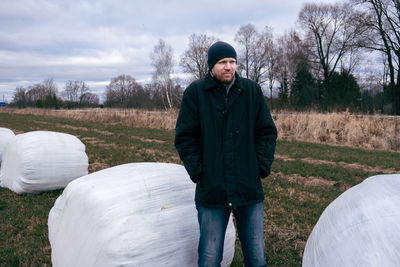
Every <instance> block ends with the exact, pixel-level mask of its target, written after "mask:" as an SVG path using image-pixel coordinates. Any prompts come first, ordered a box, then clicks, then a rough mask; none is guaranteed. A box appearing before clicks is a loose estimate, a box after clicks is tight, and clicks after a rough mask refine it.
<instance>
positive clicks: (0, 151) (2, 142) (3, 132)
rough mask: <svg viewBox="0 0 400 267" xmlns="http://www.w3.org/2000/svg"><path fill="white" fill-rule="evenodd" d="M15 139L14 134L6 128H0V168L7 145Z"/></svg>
mask: <svg viewBox="0 0 400 267" xmlns="http://www.w3.org/2000/svg"><path fill="white" fill-rule="evenodd" d="M14 138H15V134H14V132H13V131H11V130H10V129H8V128H2V127H0V166H1V161H2V158H3V155H4V153H5V151H6V148H7V146H8V144H9V143H10V142H11V141H12V140H13V139H14Z"/></svg>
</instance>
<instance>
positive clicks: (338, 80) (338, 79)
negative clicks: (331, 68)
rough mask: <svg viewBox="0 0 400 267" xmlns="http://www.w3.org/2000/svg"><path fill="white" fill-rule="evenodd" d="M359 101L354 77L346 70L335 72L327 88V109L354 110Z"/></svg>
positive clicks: (358, 88) (358, 91) (359, 96)
mask: <svg viewBox="0 0 400 267" xmlns="http://www.w3.org/2000/svg"><path fill="white" fill-rule="evenodd" d="M360 100H361V92H360V87H359V86H358V84H357V81H356V79H355V78H354V76H353V75H351V74H350V73H349V72H348V71H346V70H342V71H341V72H340V73H338V72H335V73H334V74H333V75H332V78H331V83H330V84H329V88H328V103H329V107H330V108H332V109H335V110H346V109H350V110H356V109H358V108H359V103H360Z"/></svg>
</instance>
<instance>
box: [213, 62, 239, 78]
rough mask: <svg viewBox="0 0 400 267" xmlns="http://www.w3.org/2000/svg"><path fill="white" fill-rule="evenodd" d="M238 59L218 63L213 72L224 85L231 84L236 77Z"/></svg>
mask: <svg viewBox="0 0 400 267" xmlns="http://www.w3.org/2000/svg"><path fill="white" fill-rule="evenodd" d="M235 71H236V59H234V58H231V57H227V58H223V59H221V60H220V61H218V62H217V63H216V64H215V65H214V67H213V68H212V70H211V72H212V74H213V75H214V76H215V78H217V80H219V81H220V82H222V83H230V82H231V81H232V80H233V77H234V76H235Z"/></svg>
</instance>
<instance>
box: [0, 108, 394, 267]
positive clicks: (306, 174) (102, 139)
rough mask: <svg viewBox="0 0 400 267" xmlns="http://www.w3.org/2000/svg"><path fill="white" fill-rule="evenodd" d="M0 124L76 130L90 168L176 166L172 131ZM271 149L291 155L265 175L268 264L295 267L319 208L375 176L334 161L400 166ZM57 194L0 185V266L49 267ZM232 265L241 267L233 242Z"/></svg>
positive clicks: (362, 155) (30, 120)
mask: <svg viewBox="0 0 400 267" xmlns="http://www.w3.org/2000/svg"><path fill="white" fill-rule="evenodd" d="M0 127H6V128H10V129H12V130H14V131H16V132H19V133H20V132H28V131H34V130H49V131H58V132H64V133H69V134H72V135H75V136H77V137H78V138H79V139H80V140H82V142H83V143H84V144H85V145H86V153H87V154H88V157H89V163H90V168H89V170H90V171H91V172H93V171H97V170H99V169H104V168H108V167H112V166H116V165H120V164H124V163H130V162H144V161H152V162H172V163H180V160H179V158H178V155H177V153H176V150H175V148H174V145H173V139H174V131H167V130H156V129H147V128H135V127H131V126H127V125H121V124H104V123H95V122H84V121H78V120H72V119H64V118H54V117H46V116H35V115H17V114H6V113H0ZM277 154H279V155H282V156H284V157H287V158H290V160H284V159H280V158H278V159H276V160H275V162H274V164H273V166H272V174H271V176H270V177H268V178H267V179H265V180H263V187H264V192H265V201H264V212H265V247H266V255H267V260H268V265H269V266H301V259H302V255H303V251H304V246H305V244H306V241H307V238H308V236H309V234H310V232H311V230H312V228H313V226H314V225H315V223H316V222H317V220H318V218H319V216H320V215H321V213H322V212H323V210H324V209H325V208H326V207H327V206H328V205H329V203H331V202H332V201H333V200H334V199H335V198H337V197H338V196H339V195H340V194H341V193H343V191H345V190H346V189H347V188H349V187H351V186H354V185H356V184H358V183H360V182H362V181H363V180H364V179H366V178H367V177H370V176H372V175H376V174H379V173H380V172H379V171H368V170H365V169H363V168H358V169H357V168H347V167H346V166H343V165H339V164H336V163H338V162H345V163H348V164H352V163H357V164H362V165H363V166H370V167H379V168H385V169H390V168H393V169H395V170H397V171H398V170H400V165H399V164H398V163H399V162H400V153H393V152H385V151H371V150H363V149H355V148H348V147H336V146H329V145H323V144H312V143H304V142H294V141H278V144H277ZM304 158H309V159H315V160H320V161H321V162H312V161H304V160H302V159H304ZM324 161H328V162H331V163H332V164H327V163H326V162H324ZM61 193H62V190H55V191H50V192H44V193H41V194H37V195H29V194H24V195H17V194H15V193H13V192H11V191H10V190H8V189H5V188H0V247H1V248H2V249H0V266H51V248H50V244H49V241H48V229H47V217H48V213H49V211H50V209H51V207H52V206H53V205H54V202H55V200H56V199H57V197H58V196H59V195H60V194H61ZM232 266H243V257H242V253H241V250H240V243H239V241H237V242H236V250H235V258H234V260H233V263H232Z"/></svg>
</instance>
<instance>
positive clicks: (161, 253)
mask: <svg viewBox="0 0 400 267" xmlns="http://www.w3.org/2000/svg"><path fill="white" fill-rule="evenodd" d="M194 193H195V185H194V184H193V183H192V182H191V180H190V178H189V176H188V174H187V172H186V170H185V168H184V167H183V166H181V165H177V164H168V163H129V164H124V165H120V166H116V167H112V168H109V169H105V170H102V171H98V172H95V173H92V174H89V175H87V176H84V177H81V178H79V179H77V180H75V181H73V182H71V183H70V184H69V185H68V186H67V187H66V188H65V190H64V192H63V194H62V195H61V196H60V197H59V198H58V199H57V200H56V202H55V204H54V206H53V208H52V209H51V210H50V214H49V219H48V227H49V240H50V244H51V249H52V252H51V259H52V263H53V266H55V267H60V266H68V267H69V266H97V267H99V266H105V267H110V266H174V267H175V266H185V267H190V266H197V246H198V238H199V227H198V223H197V211H196V207H195V203H194ZM234 245H235V228H234V226H233V222H232V219H230V221H229V224H228V228H227V232H226V238H225V249H224V257H223V263H222V266H229V265H230V263H231V262H232V259H233V255H234V250H235V248H234Z"/></svg>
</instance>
